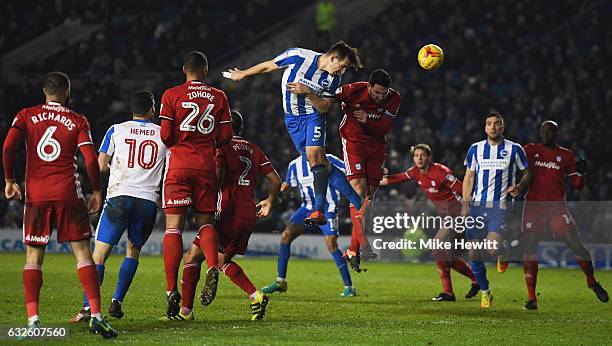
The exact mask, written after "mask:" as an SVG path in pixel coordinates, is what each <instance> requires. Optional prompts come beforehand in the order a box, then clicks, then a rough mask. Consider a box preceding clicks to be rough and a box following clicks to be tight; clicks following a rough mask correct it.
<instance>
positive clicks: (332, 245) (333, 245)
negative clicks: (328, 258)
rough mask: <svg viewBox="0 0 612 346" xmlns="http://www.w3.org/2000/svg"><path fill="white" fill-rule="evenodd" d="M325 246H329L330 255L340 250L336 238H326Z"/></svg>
mask: <svg viewBox="0 0 612 346" xmlns="http://www.w3.org/2000/svg"><path fill="white" fill-rule="evenodd" d="M325 244H326V245H327V250H328V251H329V252H330V253H331V252H335V251H336V250H338V240H337V238H336V237H334V236H328V237H325Z"/></svg>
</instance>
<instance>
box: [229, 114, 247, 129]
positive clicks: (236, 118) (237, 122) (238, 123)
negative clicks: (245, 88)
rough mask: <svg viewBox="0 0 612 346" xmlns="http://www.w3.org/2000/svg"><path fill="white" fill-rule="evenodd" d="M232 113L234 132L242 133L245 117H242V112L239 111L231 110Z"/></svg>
mask: <svg viewBox="0 0 612 346" xmlns="http://www.w3.org/2000/svg"><path fill="white" fill-rule="evenodd" d="M231 115H232V132H233V133H235V134H241V133H242V124H243V123H244V119H243V118H242V114H240V112H238V111H231Z"/></svg>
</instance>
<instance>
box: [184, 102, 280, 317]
mask: <svg viewBox="0 0 612 346" xmlns="http://www.w3.org/2000/svg"><path fill="white" fill-rule="evenodd" d="M242 124H243V118H242V115H241V114H240V113H238V112H236V111H232V129H233V133H234V136H233V138H232V140H231V141H230V142H229V143H228V144H227V145H225V146H224V147H222V148H219V149H218V150H217V166H218V169H219V177H220V180H221V181H220V184H221V186H222V188H221V203H220V205H221V210H220V211H219V218H218V219H219V222H218V223H217V230H218V231H219V239H220V241H219V245H220V248H219V254H218V256H219V262H220V263H222V264H223V266H222V267H221V269H222V271H223V273H225V275H226V276H227V277H228V278H229V279H230V280H231V281H232V282H233V283H234V284H235V285H236V286H238V287H240V288H241V289H242V290H243V291H244V292H245V293H246V294H247V295H248V296H249V299H250V301H251V317H252V319H253V320H260V319H262V318H263V317H264V315H265V312H266V306H267V304H268V297H267V296H266V295H264V294H263V293H262V292H261V291H259V290H257V288H255V285H253V283H252V282H251V280H250V279H249V277H248V276H247V275H246V273H245V272H244V271H243V270H242V268H241V267H240V266H239V265H238V263H236V262H234V261H232V258H233V257H234V256H235V255H243V254H244V253H245V251H246V249H247V245H248V244H249V238H250V236H251V233H252V232H253V230H254V229H255V222H256V221H257V218H264V217H266V216H268V215H269V213H270V211H271V209H272V204H273V202H274V201H275V200H276V197H277V196H278V193H279V191H280V186H281V180H280V177H279V176H278V173H277V172H276V170H275V169H274V167H272V164H271V163H270V160H268V158H267V157H266V155H265V154H264V153H263V151H261V149H259V147H257V145H255V144H253V143H251V142H249V141H247V140H245V139H243V138H242V137H241V135H242V130H243V125H242ZM260 174H261V175H263V176H265V177H266V180H267V182H268V198H266V199H264V200H262V201H261V202H259V203H258V204H257V205H255V203H254V201H253V196H254V192H255V187H256V186H257V178H258V176H259V175H260ZM258 209H259V210H258ZM199 241H201V239H199V238H198V237H196V239H195V240H194V241H193V244H192V246H191V249H190V251H189V252H188V253H187V255H186V256H185V265H184V267H183V278H182V280H181V283H182V287H183V303H182V308H181V311H180V312H179V314H178V315H177V316H175V317H174V318H172V319H174V320H192V319H193V300H194V296H195V289H196V286H197V283H198V280H199V278H200V263H202V260H203V259H204V258H203V255H204V254H203V253H202V251H201V248H200V247H199V246H198V242H199ZM205 295H206V293H205V291H202V294H201V295H200V301H201V303H202V304H203V305H208V304H207V302H206V296H205Z"/></svg>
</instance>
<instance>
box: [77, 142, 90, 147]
mask: <svg viewBox="0 0 612 346" xmlns="http://www.w3.org/2000/svg"><path fill="white" fill-rule="evenodd" d="M87 144H91V145H93V142H83V143H79V145H77V147H80V146H82V145H87Z"/></svg>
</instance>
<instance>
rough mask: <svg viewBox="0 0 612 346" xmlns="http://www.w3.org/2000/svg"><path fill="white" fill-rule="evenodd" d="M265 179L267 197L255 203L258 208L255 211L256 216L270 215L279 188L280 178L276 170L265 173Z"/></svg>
mask: <svg viewBox="0 0 612 346" xmlns="http://www.w3.org/2000/svg"><path fill="white" fill-rule="evenodd" d="M266 181H267V182H268V198H266V199H264V200H263V201H261V202H259V203H257V208H258V209H259V210H258V211H257V217H258V218H264V217H266V216H268V215H270V211H272V206H273V205H274V201H276V198H277V197H278V194H279V192H280V190H281V178H280V176H279V175H278V173H277V172H276V170H274V169H273V170H272V171H271V172H270V173H268V174H267V175H266Z"/></svg>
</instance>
